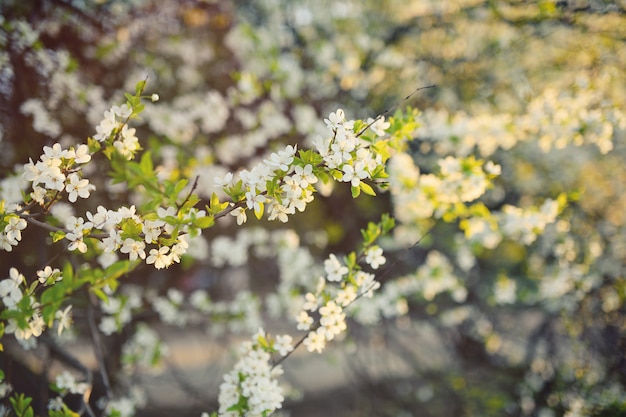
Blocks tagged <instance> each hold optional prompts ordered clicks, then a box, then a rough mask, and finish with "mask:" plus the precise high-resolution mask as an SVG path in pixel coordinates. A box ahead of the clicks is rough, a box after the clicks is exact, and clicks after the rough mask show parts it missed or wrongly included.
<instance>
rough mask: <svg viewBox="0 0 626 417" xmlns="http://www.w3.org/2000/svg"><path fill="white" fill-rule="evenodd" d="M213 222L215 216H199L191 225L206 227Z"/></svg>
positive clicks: (200, 227)
mask: <svg viewBox="0 0 626 417" xmlns="http://www.w3.org/2000/svg"><path fill="white" fill-rule="evenodd" d="M214 224H215V218H214V217H213V216H205V217H199V218H197V219H196V220H195V221H194V222H193V225H194V226H196V227H197V228H199V229H207V228H209V227H211V226H213V225H214Z"/></svg>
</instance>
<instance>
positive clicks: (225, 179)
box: [215, 109, 390, 225]
mask: <svg viewBox="0 0 626 417" xmlns="http://www.w3.org/2000/svg"><path fill="white" fill-rule="evenodd" d="M326 124H327V127H328V128H329V129H330V130H331V132H332V135H331V136H330V137H328V138H326V139H321V137H320V138H319V139H318V141H317V143H316V148H317V151H318V152H317V153H315V152H312V151H304V152H303V151H300V155H299V156H297V155H296V151H297V148H296V147H295V146H292V145H288V146H287V147H286V148H285V149H283V150H280V151H278V152H273V153H271V154H270V155H269V156H268V157H267V158H265V159H264V160H263V161H262V162H260V163H258V164H257V165H256V166H254V167H253V168H252V169H250V170H242V171H240V172H239V173H238V175H237V176H235V175H233V174H232V173H227V174H225V175H224V176H221V177H218V178H216V179H215V183H216V184H217V185H219V186H222V187H223V191H224V193H225V194H227V195H228V196H230V197H231V198H232V199H233V200H234V202H236V203H239V205H237V206H235V207H233V208H232V209H231V215H233V216H235V217H236V218H237V223H238V224H239V225H241V224H243V223H245V222H246V220H247V215H246V212H245V209H244V207H245V208H246V209H248V210H252V211H254V213H255V215H256V217H257V218H259V219H260V218H261V217H262V216H263V213H267V214H268V220H279V221H281V222H283V223H286V222H287V221H288V218H289V215H292V214H295V213H296V211H298V212H302V211H304V210H305V208H306V205H307V204H308V203H310V202H311V201H313V193H314V192H315V188H314V185H315V184H316V183H318V181H319V176H321V175H323V176H324V177H328V176H332V177H333V178H335V179H337V180H339V181H342V182H349V183H350V184H351V186H352V193H353V196H355V197H356V196H357V195H358V194H359V193H360V191H361V190H363V191H364V192H366V193H367V194H370V195H375V192H374V190H373V188H372V187H371V186H370V185H368V184H367V183H365V182H364V180H373V179H378V178H385V177H386V174H385V173H384V169H385V168H384V162H385V160H386V158H387V157H388V156H383V154H384V152H383V151H381V149H379V148H377V146H382V145H381V143H382V141H380V142H379V141H377V140H376V138H368V140H365V139H364V138H363V137H362V136H361V135H362V134H363V133H364V131H365V129H364V130H363V131H362V132H355V126H356V122H355V121H354V120H346V118H345V114H344V112H343V110H341V109H339V110H337V111H336V112H333V113H331V114H330V116H329V119H326ZM389 126H390V124H389V122H385V121H384V118H380V119H378V120H376V121H372V122H371V126H369V127H370V128H371V129H372V131H373V132H375V134H376V136H377V137H381V136H384V135H385V129H387V128H389ZM233 204H234V203H233Z"/></svg>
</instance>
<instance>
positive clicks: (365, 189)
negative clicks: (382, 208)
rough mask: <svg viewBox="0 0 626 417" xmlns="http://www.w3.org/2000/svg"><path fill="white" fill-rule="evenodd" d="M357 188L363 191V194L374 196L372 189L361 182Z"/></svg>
mask: <svg viewBox="0 0 626 417" xmlns="http://www.w3.org/2000/svg"><path fill="white" fill-rule="evenodd" d="M359 188H360V189H361V190H363V192H364V193H365V194H367V195H371V196H376V192H375V191H374V189H373V188H372V187H371V186H370V185H369V184H367V183H365V182H363V181H361V182H360V183H359Z"/></svg>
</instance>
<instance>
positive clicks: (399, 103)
mask: <svg viewBox="0 0 626 417" xmlns="http://www.w3.org/2000/svg"><path fill="white" fill-rule="evenodd" d="M435 87H437V86H436V85H435V84H431V85H427V86H424V87H418V88H416V89H415V90H413V91H412V92H411V93H410V94H409V95H408V96H406V97H404V98H403V99H402V100H400V101H398V102H397V103H396V104H394V105H393V106H391V107H389V108H388V109H387V110H385V111H384V112H383V113H382V114H379V115H378V116H376V118H375V119H374V120H373V121H372V122H371V123H369V124H368V125H367V126H365V127H364V128H363V129H361V130H360V131H359V133H357V134H356V137H357V138H358V137H359V136H361V135H362V134H363V133H365V131H366V130H367V129H369V128H370V127H371V126H372V125H373V124H374V123H376V122H377V121H378V120H380V119H381V118H383V117H385V116H387V115H388V114H389V113H390V112H392V111H393V110H395V109H397V108H398V107H400V105H401V104H402V103H404V102H405V101H408V100H409V99H410V98H411V97H413V95H414V94H415V93H417V92H418V91H421V90H425V89H427V88H435Z"/></svg>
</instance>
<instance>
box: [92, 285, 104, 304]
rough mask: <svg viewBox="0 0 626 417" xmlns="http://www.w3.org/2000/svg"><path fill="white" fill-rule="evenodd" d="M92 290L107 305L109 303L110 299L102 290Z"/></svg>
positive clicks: (94, 288) (93, 288)
mask: <svg viewBox="0 0 626 417" xmlns="http://www.w3.org/2000/svg"><path fill="white" fill-rule="evenodd" d="M90 290H91V292H93V293H94V294H95V295H96V297H98V298H99V299H101V300H102V301H103V302H105V303H107V302H108V301H109V297H108V296H107V295H106V293H105V292H104V291H102V290H101V289H100V288H96V287H92V288H90Z"/></svg>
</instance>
